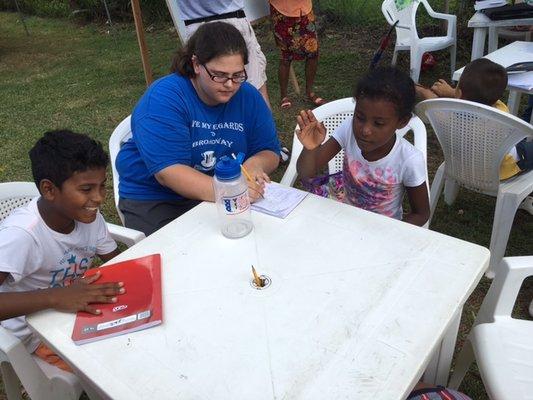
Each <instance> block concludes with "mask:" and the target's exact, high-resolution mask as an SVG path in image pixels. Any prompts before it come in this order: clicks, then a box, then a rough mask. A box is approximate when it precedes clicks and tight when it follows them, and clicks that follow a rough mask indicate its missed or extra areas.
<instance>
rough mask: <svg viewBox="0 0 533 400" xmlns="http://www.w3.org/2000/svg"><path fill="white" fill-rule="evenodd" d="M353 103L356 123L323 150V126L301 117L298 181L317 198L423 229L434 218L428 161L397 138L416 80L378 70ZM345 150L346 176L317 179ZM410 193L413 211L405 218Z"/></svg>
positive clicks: (408, 114) (346, 124)
mask: <svg viewBox="0 0 533 400" xmlns="http://www.w3.org/2000/svg"><path fill="white" fill-rule="evenodd" d="M354 97H355V99H356V104H355V111H354V116H353V118H347V119H346V121H344V123H343V124H342V125H341V126H340V127H339V128H338V129H337V130H336V131H335V132H334V133H333V135H332V137H331V138H329V139H328V140H327V141H326V142H325V143H324V144H322V142H323V141H324V139H325V138H326V129H325V127H324V125H323V124H321V123H319V122H318V121H317V120H316V118H315V116H314V115H313V113H312V112H311V111H310V110H307V111H301V112H300V115H299V116H298V126H299V128H300V129H299V131H298V132H297V135H298V139H299V140H300V142H301V143H302V144H303V146H304V149H303V150H302V153H301V154H300V157H299V158H298V163H297V170H298V175H299V176H300V178H301V179H302V180H303V181H304V185H305V184H306V183H307V185H309V186H311V189H312V191H313V192H314V193H316V194H322V195H325V196H329V197H334V198H336V199H337V200H340V201H343V202H345V203H348V204H352V205H354V206H357V207H359V208H363V209H365V210H368V211H373V212H376V213H378V214H382V215H386V216H389V217H392V218H396V219H400V220H403V221H405V222H409V223H411V224H414V225H418V226H422V225H424V224H425V223H426V222H427V220H428V218H429V198H428V193H427V187H426V162H425V159H424V155H423V154H422V152H421V151H420V150H418V149H416V148H415V147H414V146H413V145H412V144H410V143H409V142H408V141H407V140H405V139H404V138H400V137H398V136H397V135H396V130H397V129H401V128H403V127H405V126H406V125H407V123H408V122H409V120H410V118H411V113H412V111H413V108H414V104H415V88H414V83H413V81H412V79H411V78H410V77H409V76H408V75H407V74H405V73H403V72H402V71H400V70H398V69H396V68H394V67H386V68H378V69H375V70H372V71H370V72H369V73H368V74H367V75H365V76H364V77H363V78H362V79H360V80H359V82H358V84H357V87H356V90H355V94H354ZM341 149H343V150H344V152H345V153H344V162H343V169H342V171H341V172H340V173H338V174H334V175H332V176H326V177H324V178H322V177H318V178H316V176H317V174H318V173H319V172H320V171H321V170H322V168H323V167H324V166H326V164H327V163H328V162H329V160H331V159H332V158H333V157H334V156H335V155H336V154H337V153H338V152H339V151H340V150H341ZM331 192H334V193H333V194H332V193H331ZM405 192H407V197H408V199H409V204H410V208H411V210H410V212H409V213H408V214H406V215H403V209H402V201H403V195H404V193H405Z"/></svg>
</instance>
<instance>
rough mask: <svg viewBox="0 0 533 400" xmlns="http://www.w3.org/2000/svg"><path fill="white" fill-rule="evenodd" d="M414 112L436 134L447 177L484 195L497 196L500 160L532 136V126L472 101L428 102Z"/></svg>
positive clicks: (447, 100) (444, 100) (420, 105)
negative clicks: (520, 142)
mask: <svg viewBox="0 0 533 400" xmlns="http://www.w3.org/2000/svg"><path fill="white" fill-rule="evenodd" d="M416 112H417V114H418V115H419V116H421V117H422V118H423V119H424V120H427V121H429V123H430V124H431V126H432V127H433V130H434V131H435V134H436V135H437V138H438V140H439V142H440V145H441V147H442V151H443V153H444V161H445V174H446V176H448V177H451V178H453V179H454V180H455V181H456V182H457V183H458V184H460V185H462V186H464V187H467V188H469V189H471V190H474V191H477V192H482V193H486V194H491V195H496V194H497V193H498V187H499V185H500V174H499V171H500V164H501V162H502V159H503V157H504V156H505V155H506V154H507V153H508V152H509V151H510V149H511V148H512V147H513V146H514V145H515V144H516V143H518V142H519V141H520V140H522V139H523V138H525V137H528V136H529V137H533V126H532V125H530V124H528V123H526V122H524V121H522V120H521V119H519V118H517V117H515V116H513V115H511V114H508V113H506V112H503V111H500V110H497V109H496V108H494V107H490V106H486V105H483V104H479V103H474V102H471V101H466V100H459V99H444V98H443V99H431V100H426V101H423V102H421V103H419V104H418V105H417V107H416Z"/></svg>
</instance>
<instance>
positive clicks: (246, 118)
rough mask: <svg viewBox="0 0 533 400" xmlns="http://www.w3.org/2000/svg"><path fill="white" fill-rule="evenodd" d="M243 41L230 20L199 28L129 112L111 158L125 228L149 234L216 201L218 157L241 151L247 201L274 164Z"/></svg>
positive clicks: (271, 130)
mask: <svg viewBox="0 0 533 400" xmlns="http://www.w3.org/2000/svg"><path fill="white" fill-rule="evenodd" d="M247 62H248V52H247V49H246V43H245V42H244V39H243V38H242V36H241V34H240V33H239V31H238V30H237V29H236V28H234V27H233V26H232V25H229V24H226V23H223V22H213V23H208V24H204V25H203V26H201V27H200V28H199V29H198V30H197V31H196V32H195V33H194V34H193V35H192V36H191V38H190V39H189V41H188V42H187V44H186V45H185V46H184V48H183V49H182V51H181V52H179V53H178V55H177V56H176V58H175V59H174V61H173V64H172V68H171V70H172V74H170V75H167V76H165V77H163V78H161V79H159V80H157V81H156V82H154V83H153V84H152V85H151V86H150V87H149V88H148V90H147V91H146V93H145V94H144V95H143V96H142V98H141V99H140V100H139V102H138V103H137V105H136V106H135V109H134V110H133V113H132V117H131V128H132V133H133V137H132V139H130V140H129V141H128V142H126V143H125V144H124V145H123V146H122V148H121V150H120V152H119V154H118V156H117V160H116V166H117V170H118V173H119V175H120V182H119V195H120V200H119V208H120V210H121V211H122V212H123V213H124V218H125V224H126V226H127V227H130V228H134V229H138V230H141V231H143V232H144V233H145V234H147V235H149V234H151V233H152V232H154V231H156V230H157V229H159V228H161V227H162V226H164V225H166V224H167V223H168V222H170V221H172V220H173V219H175V218H176V217H178V216H180V215H181V214H183V213H184V212H186V211H188V210H189V209H191V208H192V207H194V206H195V205H196V204H198V203H199V202H200V201H203V200H205V201H214V191H213V178H212V176H213V172H214V167H215V164H216V162H217V160H218V159H219V158H220V157H222V156H224V155H227V156H231V154H237V153H239V152H242V153H244V154H245V155H246V158H245V161H244V166H245V167H246V169H247V170H248V172H249V173H250V175H252V178H253V179H254V180H255V181H256V182H258V184H256V183H251V184H250V185H252V187H251V188H252V189H253V190H249V196H250V199H251V200H252V201H254V200H256V198H257V197H258V196H260V194H261V193H262V190H263V184H264V182H265V181H268V180H269V178H268V175H269V174H270V173H271V172H272V171H274V170H275V169H276V168H277V166H278V163H279V142H278V139H277V135H276V127H275V124H274V120H273V118H272V113H271V112H270V110H269V108H268V107H267V105H266V103H265V101H264V100H263V98H262V97H261V94H260V93H259V92H258V91H257V90H256V89H255V88H254V87H253V86H252V85H250V84H248V83H247V82H246V79H247V76H246V71H245V70H244V65H245V64H246V63H247Z"/></svg>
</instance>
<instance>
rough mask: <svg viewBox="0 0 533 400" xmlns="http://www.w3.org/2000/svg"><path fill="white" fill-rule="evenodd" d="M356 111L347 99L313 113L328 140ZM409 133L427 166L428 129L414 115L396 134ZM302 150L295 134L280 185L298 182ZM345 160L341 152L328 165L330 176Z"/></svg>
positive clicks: (317, 109)
mask: <svg viewBox="0 0 533 400" xmlns="http://www.w3.org/2000/svg"><path fill="white" fill-rule="evenodd" d="M354 109H355V100H354V99H353V97H346V98H344V99H340V100H335V101H332V102H330V103H326V104H324V105H323V106H320V107H317V108H315V109H314V110H313V113H314V115H315V117H316V119H317V120H318V121H321V122H322V123H323V124H324V126H325V127H326V139H325V140H328V139H329V137H330V136H331V135H332V134H333V132H335V129H337V128H338V127H339V126H340V125H341V124H342V123H343V122H344V120H345V119H346V118H350V117H352V116H353V112H354ZM297 128H298V126H296V129H297ZM296 129H295V130H296ZM409 131H412V132H413V136H414V137H413V141H414V143H413V144H414V146H415V147H416V148H417V149H419V150H420V151H422V153H423V154H424V159H425V160H426V164H427V136H426V127H425V126H424V123H423V122H422V121H421V120H420V118H418V117H417V116H415V115H413V117H412V118H411V119H410V120H409V123H408V124H407V126H405V127H404V128H403V129H400V130H398V131H397V132H396V133H397V134H398V135H399V136H400V137H403V136H404V135H405V134H406V133H407V132H409ZM302 149H303V146H302V144H301V143H300V141H299V140H298V137H297V136H296V134H294V136H293V140H292V153H291V161H290V163H289V166H288V167H287V170H286V171H285V174H284V175H283V178H282V179H281V182H280V183H282V184H284V185H288V186H292V185H294V182H295V181H296V177H297V172H296V162H297V160H298V156H299V155H300V153H301V152H302ZM343 159H344V151H343V150H341V151H340V152H339V153H338V154H337V155H336V156H335V157H333V158H332V159H331V161H330V162H329V163H328V169H329V173H330V174H334V173H335V172H338V171H340V170H342V163H343ZM426 182H427V168H426Z"/></svg>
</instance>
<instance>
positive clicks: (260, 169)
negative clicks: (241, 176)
mask: <svg viewBox="0 0 533 400" xmlns="http://www.w3.org/2000/svg"><path fill="white" fill-rule="evenodd" d="M278 165H279V155H278V154H276V153H274V152H273V151H270V150H263V151H260V152H258V153H256V154H254V155H253V156H251V157H250V158H248V159H247V160H246V161H245V162H244V163H243V166H244V168H246V171H248V173H249V174H250V177H251V178H252V179H255V180H256V181H257V182H258V183H259V184H262V183H264V182H270V178H269V177H268V175H269V174H271V173H272V171H274V170H275V169H276V168H277V167H278Z"/></svg>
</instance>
